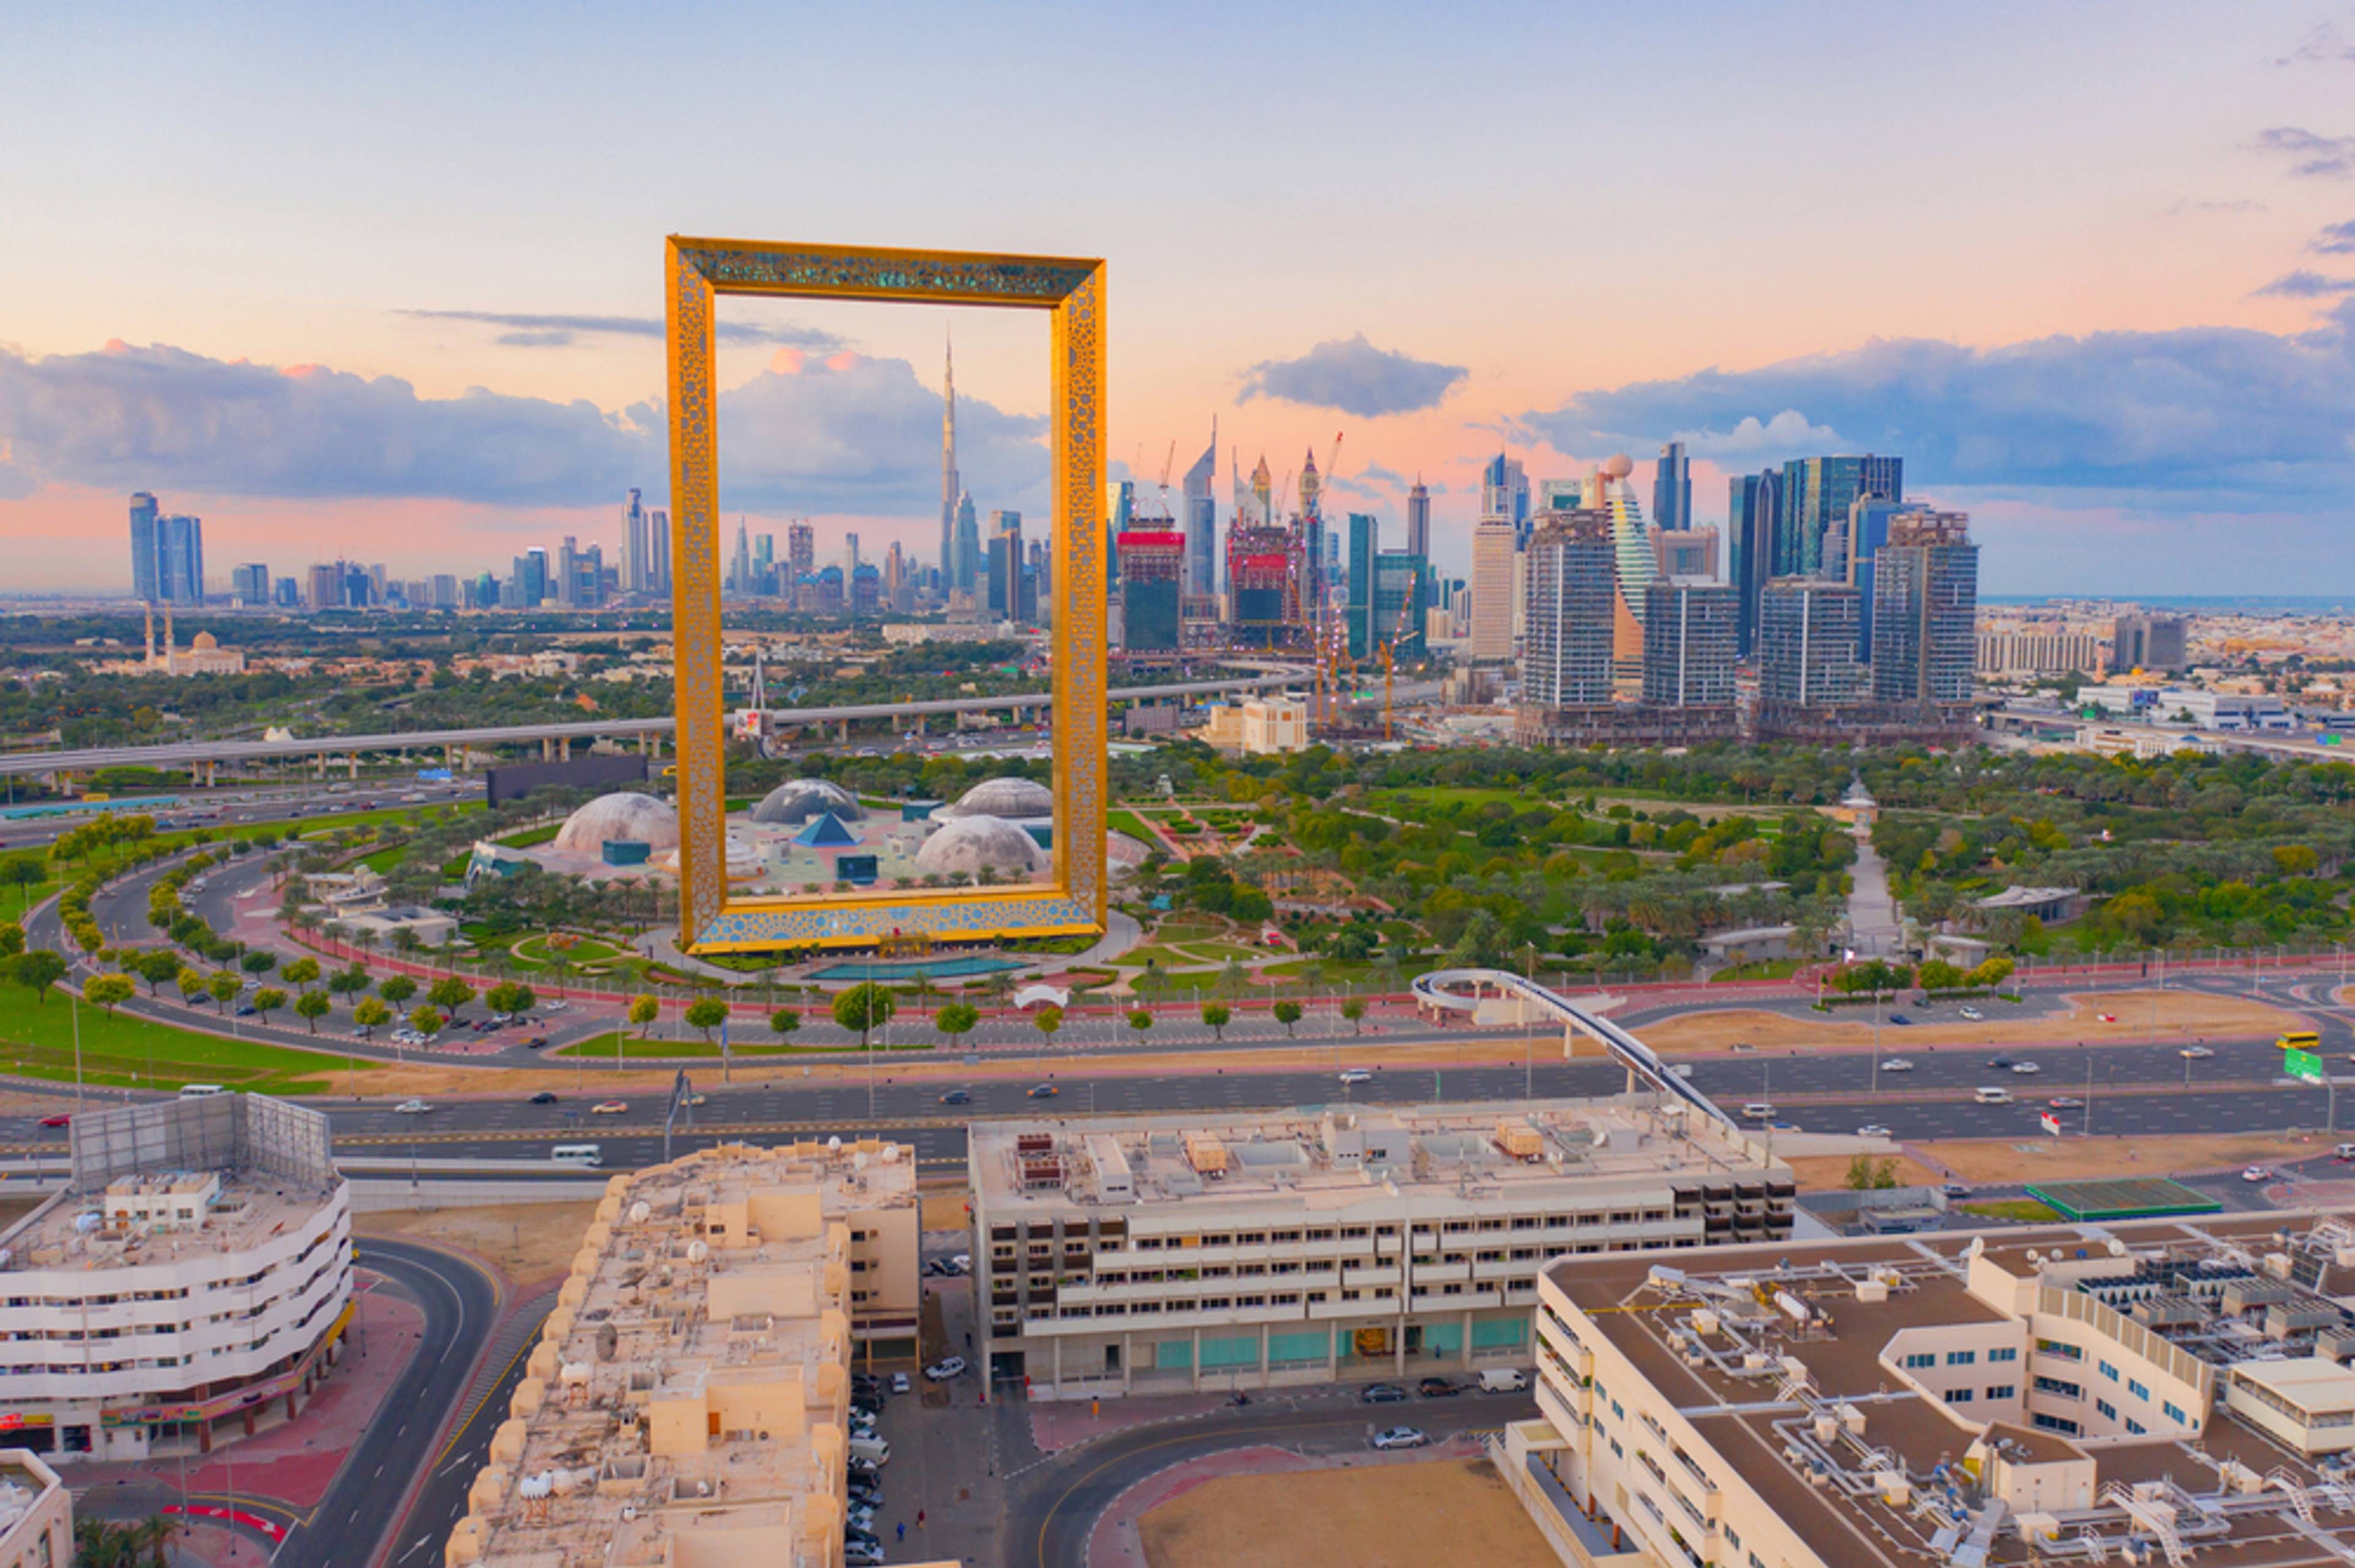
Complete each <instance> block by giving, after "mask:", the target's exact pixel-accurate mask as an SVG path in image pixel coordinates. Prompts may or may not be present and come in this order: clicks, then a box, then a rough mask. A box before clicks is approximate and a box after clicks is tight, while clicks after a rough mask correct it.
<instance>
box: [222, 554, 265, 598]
mask: <svg viewBox="0 0 2355 1568" xmlns="http://www.w3.org/2000/svg"><path fill="white" fill-rule="evenodd" d="M229 592H230V593H232V594H234V595H235V596H236V598H237V601H238V603H240V604H243V605H244V606H245V607H246V608H248V609H250V610H255V609H260V608H261V606H263V605H265V604H267V603H270V568H269V567H267V566H266V565H264V564H262V563H261V561H258V560H249V561H247V562H246V563H245V564H244V565H242V566H239V567H234V568H232V569H230V571H229Z"/></svg>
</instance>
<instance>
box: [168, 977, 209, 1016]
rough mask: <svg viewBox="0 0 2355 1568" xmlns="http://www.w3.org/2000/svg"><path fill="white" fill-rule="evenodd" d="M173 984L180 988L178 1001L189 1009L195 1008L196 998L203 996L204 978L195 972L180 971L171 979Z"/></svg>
mask: <svg viewBox="0 0 2355 1568" xmlns="http://www.w3.org/2000/svg"><path fill="white" fill-rule="evenodd" d="M173 983H174V984H175V985H176V986H178V987H180V999H181V1000H182V1001H184V1002H186V1003H187V1004H188V1005H189V1006H190V1007H195V1006H196V1005H197V997H201V996H203V995H204V994H205V977H204V976H203V974H202V973H200V972H199V971H197V970H195V969H182V970H181V971H180V972H179V974H178V975H176V976H174V977H173Z"/></svg>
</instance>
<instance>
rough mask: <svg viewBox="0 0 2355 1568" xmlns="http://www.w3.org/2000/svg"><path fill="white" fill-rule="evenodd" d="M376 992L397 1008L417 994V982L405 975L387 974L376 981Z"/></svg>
mask: <svg viewBox="0 0 2355 1568" xmlns="http://www.w3.org/2000/svg"><path fill="white" fill-rule="evenodd" d="M376 994H377V995H378V996H379V997H383V998H384V999H385V1000H386V1001H388V1002H390V1003H391V1004H392V1005H393V1006H394V1007H396V1008H397V1007H399V1006H400V1005H401V1004H402V1003H403V1002H406V1001H407V1000H409V998H410V997H413V996H415V995H417V982H416V981H414V980H412V979H410V977H409V976H406V975H387V976H385V977H384V978H383V979H382V980H380V981H378V983H377V987H376ZM427 999H428V1000H431V999H432V998H431V997H429V998H427Z"/></svg>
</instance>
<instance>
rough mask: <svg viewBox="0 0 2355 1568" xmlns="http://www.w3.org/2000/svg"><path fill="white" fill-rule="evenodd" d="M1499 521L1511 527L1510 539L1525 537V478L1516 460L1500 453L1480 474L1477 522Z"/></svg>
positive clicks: (1527, 495) (1526, 506) (1527, 523)
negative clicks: (1496, 518) (1497, 518)
mask: <svg viewBox="0 0 2355 1568" xmlns="http://www.w3.org/2000/svg"><path fill="white" fill-rule="evenodd" d="M1491 517H1502V518H1504V519H1505V520H1506V521H1507V522H1508V523H1510V524H1512V525H1513V533H1514V537H1515V538H1516V539H1527V538H1528V537H1529V475H1528V474H1527V473H1526V472H1524V471H1523V469H1522V467H1521V460H1520V459H1519V458H1518V457H1507V456H1506V455H1505V454H1504V453H1501V452H1500V453H1497V455H1496V456H1494V457H1492V458H1490V459H1489V460H1488V464H1487V467H1485V468H1483V469H1482V470H1481V471H1480V519H1481V521H1483V522H1486V521H1487V520H1488V519H1489V518H1491Z"/></svg>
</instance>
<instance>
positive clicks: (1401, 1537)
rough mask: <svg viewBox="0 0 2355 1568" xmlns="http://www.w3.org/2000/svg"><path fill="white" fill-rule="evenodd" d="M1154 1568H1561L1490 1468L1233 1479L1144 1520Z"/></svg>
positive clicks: (1453, 1462)
mask: <svg viewBox="0 0 2355 1568" xmlns="http://www.w3.org/2000/svg"><path fill="white" fill-rule="evenodd" d="M1137 1532H1138V1534H1139V1535H1140V1536H1141V1537H1142V1538H1143V1540H1144V1541H1145V1560H1146V1563H1149V1564H1151V1568H1234V1564H1236V1563H1283V1564H1284V1568H1426V1565H1427V1564H1431V1563H1480V1564H1481V1565H1482V1568H1554V1565H1555V1563H1556V1561H1557V1560H1556V1558H1555V1557H1554V1554H1553V1552H1552V1550H1551V1548H1550V1547H1548V1546H1547V1545H1546V1542H1545V1537H1543V1536H1541V1535H1540V1534H1539V1533H1538V1530H1537V1526H1535V1525H1533V1524H1531V1523H1530V1522H1529V1515H1528V1514H1526V1513H1524V1512H1523V1511H1521V1505H1520V1501H1519V1499H1517V1498H1515V1497H1514V1496H1513V1494H1512V1492H1511V1491H1510V1490H1509V1489H1508V1488H1507V1487H1506V1485H1505V1482H1504V1479H1503V1478H1502V1477H1499V1476H1498V1475H1497V1472H1496V1470H1495V1469H1494V1468H1493V1467H1490V1465H1489V1464H1488V1462H1487V1460H1486V1459H1448V1460H1434V1461H1432V1462H1430V1463H1428V1464H1420V1465H1371V1466H1368V1467H1364V1468H1361V1469H1350V1470H1308V1471H1302V1472H1298V1473H1295V1474H1292V1475H1281V1476H1227V1477H1220V1479H1218V1480H1215V1481H1206V1482H1204V1483H1203V1484H1202V1485H1200V1486H1199V1487H1196V1488H1193V1489H1192V1490H1190V1491H1188V1492H1187V1493H1185V1494H1184V1495H1183V1496H1180V1497H1177V1498H1173V1499H1170V1500H1169V1501H1168V1502H1166V1503H1163V1504H1162V1505H1161V1506H1160V1507H1159V1508H1156V1509H1153V1510H1152V1511H1151V1512H1149V1513H1147V1514H1146V1516H1145V1517H1144V1518H1143V1519H1141V1520H1137Z"/></svg>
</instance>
